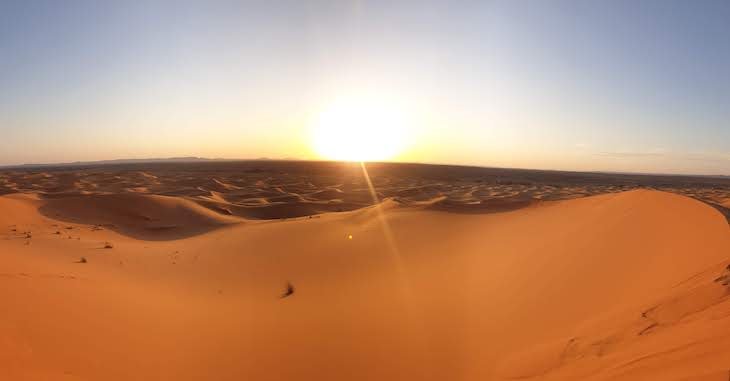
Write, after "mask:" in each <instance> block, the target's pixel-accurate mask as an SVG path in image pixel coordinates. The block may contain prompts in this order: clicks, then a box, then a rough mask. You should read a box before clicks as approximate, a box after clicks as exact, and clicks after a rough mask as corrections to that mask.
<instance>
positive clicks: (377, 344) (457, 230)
mask: <svg viewBox="0 0 730 381" xmlns="http://www.w3.org/2000/svg"><path fill="white" fill-rule="evenodd" d="M370 175H371V177H372V181H373V184H374V186H375V190H376V194H375V199H377V200H378V201H379V203H378V204H377V205H373V202H374V201H373V200H374V197H373V194H372V193H371V192H370V190H369V188H368V186H367V182H366V181H364V179H363V176H362V172H361V169H360V167H359V166H351V165H341V164H333V163H307V162H302V163H296V162H245V163H195V164H189V165H185V164H179V163H176V164H174V165H172V164H168V165H161V164H157V165H151V164H150V165H145V164H135V165H127V166H96V167H79V168H55V169H54V168H43V169H39V170H32V169H23V170H12V171H11V170H8V171H5V172H0V194H3V195H2V196H0V379H2V380H6V379H7V380H64V381H66V380H69V381H70V380H726V379H727V378H728V374H729V373H728V372H729V369H730V338H729V337H727V335H729V334H730V299H728V295H729V290H730V289H729V287H730V270H728V268H729V267H728V265H730V229H728V223H727V220H726V218H725V216H724V215H723V212H725V211H726V209H724V208H726V207H728V204H727V200H728V199H730V195H729V192H730V191H729V190H730V185H729V184H728V183H730V180H727V179H712V178H691V177H672V176H655V177H646V176H638V175H610V174H577V173H569V172H541V171H524V170H501V169H479V168H467V167H444V166H426V165H387V164H373V165H372V166H371V167H370ZM282 296H285V297H282Z"/></svg>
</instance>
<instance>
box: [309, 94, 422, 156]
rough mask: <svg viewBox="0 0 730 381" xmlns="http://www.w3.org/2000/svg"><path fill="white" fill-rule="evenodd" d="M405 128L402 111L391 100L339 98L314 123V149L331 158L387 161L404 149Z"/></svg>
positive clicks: (405, 122)
mask: <svg viewBox="0 0 730 381" xmlns="http://www.w3.org/2000/svg"><path fill="white" fill-rule="evenodd" d="M407 127H408V126H407V121H406V118H405V115H404V113H403V112H402V110H399V109H398V107H396V106H395V105H394V104H393V103H389V102H382V101H376V100H373V99H348V100H339V101H337V102H334V103H332V104H331V105H330V106H329V107H328V108H327V109H326V110H325V111H324V112H322V113H321V114H320V115H319V118H318V119H317V121H316V122H315V126H314V131H313V139H312V140H313V148H314V150H315V151H316V152H317V154H319V155H320V156H322V157H324V158H327V159H331V160H342V161H377V160H388V159H392V158H393V157H394V156H395V155H397V154H399V153H400V152H401V151H402V150H403V149H404V148H405V146H406V143H407V136H406V135H407Z"/></svg>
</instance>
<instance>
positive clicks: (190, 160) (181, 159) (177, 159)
mask: <svg viewBox="0 0 730 381" xmlns="http://www.w3.org/2000/svg"><path fill="white" fill-rule="evenodd" d="M235 160H236V159H210V158H204V157H195V156H186V157H169V158H151V159H114V160H97V161H74V162H67V163H29V164H19V165H4V166H0V168H43V167H85V166H96V165H112V164H145V163H195V162H212V161H235ZM256 160H265V159H256Z"/></svg>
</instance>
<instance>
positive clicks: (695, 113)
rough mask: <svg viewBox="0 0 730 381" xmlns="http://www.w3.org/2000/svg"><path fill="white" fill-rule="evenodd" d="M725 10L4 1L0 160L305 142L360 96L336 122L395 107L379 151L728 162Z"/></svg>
mask: <svg viewBox="0 0 730 381" xmlns="http://www.w3.org/2000/svg"><path fill="white" fill-rule="evenodd" d="M727 20H730V3H728V2H726V1H719V0H718V1H714V0H706V1H698V2H686V1H658V0H652V1H642V2H633V1H612V2H598V1H586V2H578V1H551V2H530V1H459V2H446V1H441V2H436V1H423V2H418V3H417V4H416V3H415V2H408V1H399V2H388V1H272V2H249V1H242V2H236V1H205V2H204V1H176V2H172V1H151V2H121V1H120V2H103V3H102V2H93V1H68V2H55V1H4V2H1V3H0V134H1V136H0V165H4V164H21V163H31V162H32V163H42V162H71V161H87V160H101V159H117V158H150V157H183V156H199V157H216V158H256V157H271V158H285V157H288V158H291V157H295V158H300V159H320V158H322V157H321V152H319V151H317V150H316V149H315V147H314V146H316V144H313V143H312V135H313V133H314V132H313V129H314V128H315V127H314V126H315V125H316V120H318V118H320V116H321V115H322V114H323V113H326V112H327V110H328V109H330V108H331V105H333V104H338V102H342V101H343V100H345V101H347V100H352V99H366V100H365V101H360V102H359V103H357V102H355V103H356V104H358V105H359V107H360V108H359V109H358V110H356V111H353V112H352V113H349V114H347V115H345V116H344V117H340V118H339V119H337V123H347V122H349V121H352V123H353V124H357V123H361V121H362V120H363V116H367V115H368V114H369V113H370V111H372V110H374V109H375V108H376V106H374V104H377V103H380V104H385V105H387V106H388V107H391V108H394V109H395V110H397V113H398V115H399V118H398V120H399V121H400V117H402V119H403V120H404V122H402V123H406V122H405V121H406V120H407V124H408V127H409V128H408V129H407V131H408V134H407V135H405V136H403V137H402V138H401V139H402V140H403V143H404V144H403V147H400V146H399V147H398V150H397V153H395V155H394V156H392V157H391V158H390V159H391V160H394V161H409V162H429V163H449V164H469V165H481V166H501V167H522V168H538V169H565V170H596V171H619V172H652V173H695V174H730V128H729V126H728V120H730V107H728V105H730V71H729V70H728V68H729V67H730V44H728V43H727V39H728V36H730V23H728V22H727ZM356 108H357V107H356ZM382 115H390V114H387V113H383V114H382ZM394 119H395V118H390V117H383V118H380V119H378V118H373V119H372V120H373V121H376V122H377V123H380V122H384V123H385V124H388V123H392V124H396V123H395V122H394ZM367 120H371V119H367ZM399 123H400V122H399ZM361 124H363V125H362V126H359V127H358V128H359V130H358V131H355V132H356V133H357V134H361V136H354V137H353V138H363V139H364V140H363V141H366V142H367V144H371V145H376V144H380V143H379V142H389V140H388V139H393V135H391V134H390V131H389V129H388V128H382V126H381V128H379V129H376V131H373V130H372V129H370V128H366V127H364V123H361ZM334 126H335V127H333V128H336V126H337V124H334ZM329 127H332V126H329ZM365 129H367V131H360V130H365ZM328 131H331V129H330V130H328ZM386 145H387V144H386ZM329 148H332V147H331V146H330V147H329ZM325 150H326V149H325ZM320 151H321V150H320ZM389 152H390V151H389ZM393 152H395V150H393Z"/></svg>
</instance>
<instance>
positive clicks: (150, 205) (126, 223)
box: [39, 194, 243, 241]
mask: <svg viewBox="0 0 730 381" xmlns="http://www.w3.org/2000/svg"><path fill="white" fill-rule="evenodd" d="M39 212H40V213H41V214H43V215H44V216H47V217H49V218H52V219H55V220H59V221H64V222H72V223H79V224H86V225H99V226H103V227H105V228H107V229H110V230H113V231H115V232H118V233H120V234H123V235H126V236H129V237H132V238H136V239H141V240H148V241H165V240H175V239H181V238H187V237H192V236H195V235H198V234H203V233H206V232H208V231H211V230H215V229H218V228H221V227H224V226H227V225H231V224H236V223H240V222H242V221H243V220H241V219H239V218H236V217H234V216H224V215H220V214H218V213H216V212H214V211H212V210H210V209H207V208H205V207H203V206H200V205H198V204H196V203H195V202H193V201H190V200H186V199H183V198H178V197H167V196H156V195H142V194H108V195H88V196H74V197H67V198H51V199H45V200H44V204H43V205H42V206H41V207H40V208H39Z"/></svg>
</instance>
